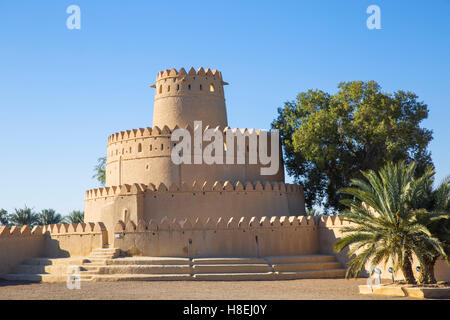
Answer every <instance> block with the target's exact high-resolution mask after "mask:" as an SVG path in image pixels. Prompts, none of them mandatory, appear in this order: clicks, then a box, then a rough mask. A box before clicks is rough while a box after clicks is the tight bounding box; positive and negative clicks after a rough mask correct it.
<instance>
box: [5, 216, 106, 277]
mask: <svg viewBox="0 0 450 320" xmlns="http://www.w3.org/2000/svg"><path fill="white" fill-rule="evenodd" d="M107 238H108V234H107V230H106V228H105V226H104V225H103V224H102V223H73V224H53V225H47V226H34V227H33V228H32V229H30V227H29V226H23V227H17V226H13V227H11V228H7V227H6V226H2V227H0V274H5V273H8V272H9V271H10V270H11V268H12V267H14V266H15V265H17V264H20V263H21V262H22V261H24V260H25V259H27V258H34V257H48V258H65V257H87V256H89V254H90V253H91V251H92V250H93V249H96V248H102V247H103V246H104V244H106V243H107Z"/></svg>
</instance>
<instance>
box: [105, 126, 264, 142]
mask: <svg viewBox="0 0 450 320" xmlns="http://www.w3.org/2000/svg"><path fill="white" fill-rule="evenodd" d="M179 128H180V127H179V126H174V127H173V128H169V127H168V126H166V125H165V126H163V127H162V128H160V127H158V126H154V127H153V128H151V127H147V128H139V129H132V130H125V131H120V132H116V133H113V134H112V135H110V136H109V137H108V145H109V144H113V143H117V142H124V141H128V140H135V139H141V138H147V137H153V138H154V137H170V136H171V135H172V132H173V131H174V130H176V129H179ZM183 129H186V130H187V131H189V132H190V133H191V136H192V135H193V133H194V128H192V126H191V125H190V124H188V125H186V126H184V127H183ZM202 129H203V130H202V131H203V132H205V131H206V130H207V129H214V130H217V131H221V132H222V133H224V137H225V134H226V133H227V131H231V133H234V134H239V133H240V134H242V135H250V134H256V135H258V136H259V135H260V133H261V130H259V129H253V128H250V129H248V128H230V127H228V126H226V127H221V126H217V127H214V128H211V127H209V126H205V127H204V128H202ZM268 136H270V132H268Z"/></svg>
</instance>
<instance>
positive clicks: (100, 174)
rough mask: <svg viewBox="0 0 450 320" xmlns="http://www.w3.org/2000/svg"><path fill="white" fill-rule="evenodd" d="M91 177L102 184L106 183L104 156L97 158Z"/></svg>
mask: <svg viewBox="0 0 450 320" xmlns="http://www.w3.org/2000/svg"><path fill="white" fill-rule="evenodd" d="M92 178H93V179H97V181H98V182H100V184H101V185H102V186H104V185H105V183H106V157H101V158H98V159H97V165H96V166H95V167H94V175H93V176H92Z"/></svg>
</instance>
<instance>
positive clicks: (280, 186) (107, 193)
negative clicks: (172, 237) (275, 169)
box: [85, 181, 302, 200]
mask: <svg viewBox="0 0 450 320" xmlns="http://www.w3.org/2000/svg"><path fill="white" fill-rule="evenodd" d="M258 191H260V192H280V193H296V192H301V191H302V187H301V186H299V185H296V184H285V183H284V182H269V181H266V182H260V181H256V182H250V181H249V182H241V181H237V182H236V183H232V182H230V181H214V182H208V181H203V182H198V181H194V183H193V184H187V183H182V184H181V186H178V185H176V184H171V185H170V186H166V185H165V184H164V183H160V184H159V185H158V186H155V185H154V184H152V183H150V184H148V185H146V184H138V183H135V184H132V185H128V184H124V185H120V186H111V187H103V188H97V189H91V190H87V191H86V197H85V199H86V200H94V199H98V198H105V197H117V196H127V195H138V194H143V193H146V192H151V193H176V192H217V193H219V192H220V193H221V192H258Z"/></svg>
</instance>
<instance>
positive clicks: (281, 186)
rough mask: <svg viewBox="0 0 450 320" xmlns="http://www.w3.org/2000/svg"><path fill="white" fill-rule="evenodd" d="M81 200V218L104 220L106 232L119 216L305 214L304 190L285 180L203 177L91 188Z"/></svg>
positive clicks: (131, 217) (120, 218)
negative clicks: (210, 179) (200, 179)
mask: <svg viewBox="0 0 450 320" xmlns="http://www.w3.org/2000/svg"><path fill="white" fill-rule="evenodd" d="M85 199H86V200H85V221H86V222H103V223H104V224H105V226H106V227H107V229H108V230H112V229H114V226H115V224H116V223H117V221H119V220H122V221H124V222H125V223H126V222H127V221H128V220H133V221H139V220H140V219H143V220H145V221H149V220H150V219H154V220H159V221H160V220H161V219H162V218H164V217H168V218H169V219H174V218H185V217H199V218H201V219H206V218H208V217H210V218H215V219H218V218H219V217H222V219H225V218H229V217H233V216H237V215H240V216H244V217H247V218H251V217H258V218H261V217H263V216H273V215H274V213H276V214H277V216H293V215H295V216H300V215H304V214H305V211H304V210H305V209H304V206H303V202H304V194H303V188H302V187H301V186H298V185H294V184H285V183H284V182H269V181H266V182H264V183H261V182H259V181H258V182H254V183H252V182H246V183H244V182H240V181H238V182H236V183H231V182H230V181H225V182H221V181H215V182H208V181H206V182H194V183H193V184H192V185H191V184H186V183H184V184H182V185H181V187H178V186H177V185H175V184H172V185H170V186H166V185H165V184H162V183H161V184H160V185H159V186H157V187H156V186H155V185H153V184H149V185H144V184H133V185H123V186H119V187H114V186H113V187H105V188H100V189H93V190H89V191H87V192H86V197H85ZM109 240H110V241H112V234H109ZM110 243H112V242H110Z"/></svg>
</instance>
